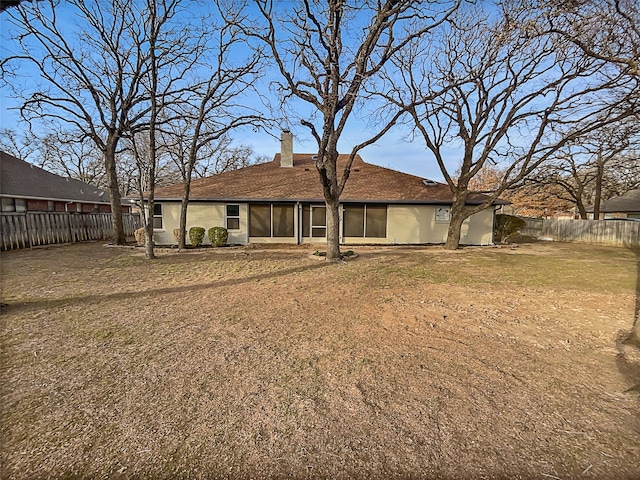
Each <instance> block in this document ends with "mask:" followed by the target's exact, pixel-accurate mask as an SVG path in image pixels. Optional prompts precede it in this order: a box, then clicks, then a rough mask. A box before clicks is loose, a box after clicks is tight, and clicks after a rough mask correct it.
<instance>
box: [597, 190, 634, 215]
mask: <svg viewBox="0 0 640 480" xmlns="http://www.w3.org/2000/svg"><path fill="white" fill-rule="evenodd" d="M591 211H593V209H591ZM600 211H601V212H603V213H617V212H620V213H623V212H628V213H631V212H640V188H639V189H636V190H630V191H628V192H627V193H625V194H624V195H620V196H619V197H612V198H610V199H609V200H605V201H604V202H602V205H600Z"/></svg>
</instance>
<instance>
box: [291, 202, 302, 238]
mask: <svg viewBox="0 0 640 480" xmlns="http://www.w3.org/2000/svg"><path fill="white" fill-rule="evenodd" d="M295 208H296V215H295V217H294V218H295V219H296V221H295V222H294V225H293V227H294V228H295V232H296V245H300V244H301V243H302V228H301V225H302V218H301V217H302V210H301V209H300V202H296V206H295Z"/></svg>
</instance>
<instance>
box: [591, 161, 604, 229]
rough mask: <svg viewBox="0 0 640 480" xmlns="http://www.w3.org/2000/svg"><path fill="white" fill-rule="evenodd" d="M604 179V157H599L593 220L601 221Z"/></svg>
mask: <svg viewBox="0 0 640 480" xmlns="http://www.w3.org/2000/svg"><path fill="white" fill-rule="evenodd" d="M602 177H604V163H603V161H602V157H600V156H598V162H597V172H596V191H595V194H594V197H595V198H594V199H593V219H594V220H600V199H601V197H602Z"/></svg>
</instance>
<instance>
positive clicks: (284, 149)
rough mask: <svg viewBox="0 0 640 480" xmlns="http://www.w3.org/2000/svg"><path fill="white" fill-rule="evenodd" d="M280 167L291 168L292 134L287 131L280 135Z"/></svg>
mask: <svg viewBox="0 0 640 480" xmlns="http://www.w3.org/2000/svg"><path fill="white" fill-rule="evenodd" d="M280 166H281V167H293V133H291V132H290V131H289V130H283V131H282V135H280Z"/></svg>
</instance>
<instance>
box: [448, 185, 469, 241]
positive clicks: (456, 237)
mask: <svg viewBox="0 0 640 480" xmlns="http://www.w3.org/2000/svg"><path fill="white" fill-rule="evenodd" d="M466 200H467V192H466V191H464V192H457V193H455V194H454V196H453V204H452V205H451V219H450V221H449V229H448V230H447V241H446V242H445V244H444V248H446V249H447V250H457V249H458V247H460V236H461V231H462V222H464V221H465V219H466V218H467V214H466V212H465V208H464V207H465V203H466Z"/></svg>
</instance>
